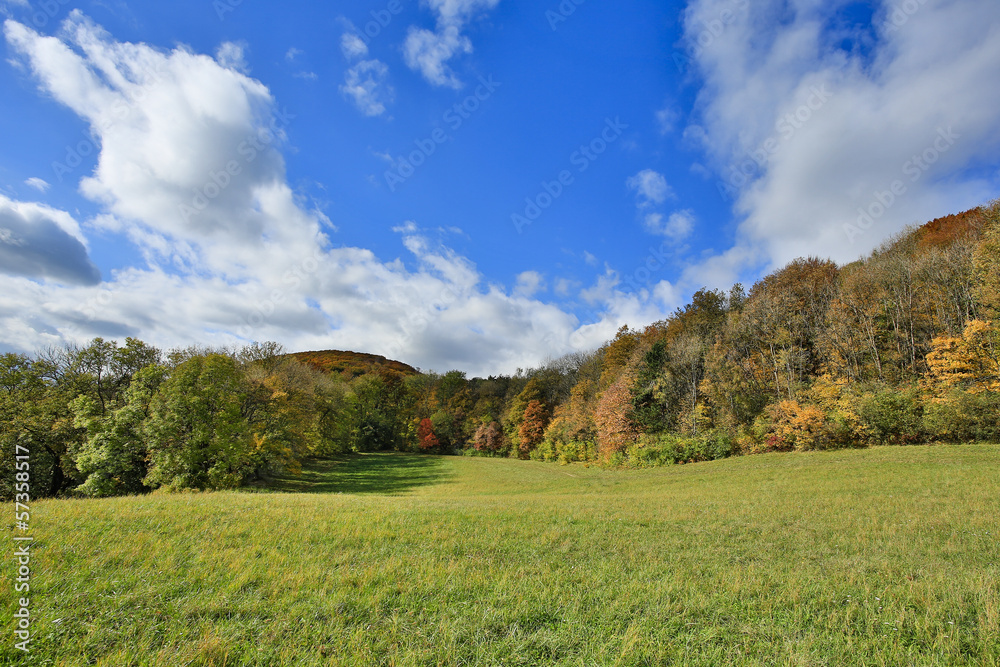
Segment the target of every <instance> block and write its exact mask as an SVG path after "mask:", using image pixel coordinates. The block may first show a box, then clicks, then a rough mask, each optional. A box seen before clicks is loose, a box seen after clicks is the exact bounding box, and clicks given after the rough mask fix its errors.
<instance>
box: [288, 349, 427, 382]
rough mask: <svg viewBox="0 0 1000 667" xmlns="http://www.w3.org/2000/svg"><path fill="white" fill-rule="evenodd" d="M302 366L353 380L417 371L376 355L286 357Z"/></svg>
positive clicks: (300, 354) (304, 354) (320, 353)
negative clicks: (369, 374) (374, 373)
mask: <svg viewBox="0 0 1000 667" xmlns="http://www.w3.org/2000/svg"><path fill="white" fill-rule="evenodd" d="M288 356H290V357H292V358H293V359H295V360H296V361H299V362H301V363H303V364H308V365H310V366H312V367H313V368H315V369H317V370H319V371H322V372H324V373H340V374H341V375H346V376H347V377H348V378H355V377H358V376H359V375H364V374H365V373H373V372H376V371H379V370H389V371H393V372H396V373H399V374H400V375H417V374H419V372H420V371H418V370H417V369H416V368H414V367H413V366H410V365H409V364H404V363H403V362H401V361H394V360H392V359H386V358H385V357H383V356H381V355H378V354H365V353H364V352H345V351H342V350H322V351H318V352H295V353H293V354H290V355H288Z"/></svg>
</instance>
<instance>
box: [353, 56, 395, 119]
mask: <svg viewBox="0 0 1000 667" xmlns="http://www.w3.org/2000/svg"><path fill="white" fill-rule="evenodd" d="M388 76H389V68H388V67H387V66H386V65H385V63H383V62H381V61H379V60H362V61H361V62H359V63H358V64H357V65H355V66H354V67H352V68H350V69H349V70H347V74H346V75H345V77H344V85H342V86H341V87H340V92H342V93H343V94H344V95H345V96H347V97H348V98H350V99H351V100H352V101H353V102H354V105H355V106H356V107H357V108H358V111H360V112H361V113H363V114H364V115H366V116H381V115H382V114H384V113H385V110H386V104H388V103H391V102H392V99H393V97H394V92H393V89H392V87H391V86H389V85H388V84H387V83H386V80H387V78H388Z"/></svg>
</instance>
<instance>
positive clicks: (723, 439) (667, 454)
mask: <svg viewBox="0 0 1000 667" xmlns="http://www.w3.org/2000/svg"><path fill="white" fill-rule="evenodd" d="M738 449H739V448H738V447H737V445H736V441H735V440H734V439H733V437H732V436H730V435H729V434H728V433H725V432H723V431H707V432H705V433H703V434H701V435H698V436H685V435H678V434H675V433H665V434H659V435H645V436H643V437H641V438H640V439H639V442H637V443H636V444H634V445H632V446H631V447H629V448H628V450H627V451H626V455H625V457H624V458H625V460H624V462H623V464H624V465H629V466H633V467H636V468H649V467H654V466H662V465H670V464H675V463H696V462H699V461H715V460H718V459H723V458H727V457H729V456H732V455H733V454H736V453H737V452H738Z"/></svg>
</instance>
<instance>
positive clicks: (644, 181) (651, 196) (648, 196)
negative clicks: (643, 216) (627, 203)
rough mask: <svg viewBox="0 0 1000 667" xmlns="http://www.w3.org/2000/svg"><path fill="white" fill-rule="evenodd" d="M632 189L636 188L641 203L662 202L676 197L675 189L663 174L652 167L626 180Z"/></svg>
mask: <svg viewBox="0 0 1000 667" xmlns="http://www.w3.org/2000/svg"><path fill="white" fill-rule="evenodd" d="M626 183H627V185H628V187H629V189H630V190H634V191H635V192H636V194H637V195H638V196H639V198H640V201H639V203H640V205H649V204H662V203H663V202H665V201H666V200H667V199H668V198H673V197H674V191H673V189H672V188H671V187H670V185H668V184H667V179H666V178H665V177H664V176H663V174H661V173H659V172H656V171H653V170H652V169H643V170H642V171H640V172H639V173H638V174H636V175H635V176H632V177H631V178H629V179H628V181H627V182H626Z"/></svg>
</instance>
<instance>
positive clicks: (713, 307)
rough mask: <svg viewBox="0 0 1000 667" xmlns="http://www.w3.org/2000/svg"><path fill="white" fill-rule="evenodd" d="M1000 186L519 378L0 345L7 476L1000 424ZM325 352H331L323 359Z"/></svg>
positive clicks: (141, 481)
mask: <svg viewBox="0 0 1000 667" xmlns="http://www.w3.org/2000/svg"><path fill="white" fill-rule="evenodd" d="M998 267H1000V204H998V203H996V202H995V203H993V204H991V205H989V206H985V207H981V208H978V209H974V210H972V211H968V212H966V213H963V214H960V215H957V216H948V217H946V218H942V219H939V220H935V221H933V222H931V223H928V224H927V225H924V226H923V227H919V228H913V229H909V230H907V231H905V232H904V233H902V234H900V235H898V236H897V237H895V238H893V239H890V240H889V241H887V242H886V243H884V244H883V245H882V246H881V247H880V248H878V249H877V250H875V251H874V252H873V253H871V254H870V255H869V256H868V257H865V258H864V259H861V260H859V261H857V262H854V263H851V264H848V265H846V266H838V265H836V264H835V263H833V262H830V261H826V260H821V259H817V258H808V259H799V260H796V261H794V262H792V263H790V264H789V265H788V266H786V267H784V268H782V269H780V270H778V271H775V272H774V273H772V274H770V275H768V276H766V277H765V278H763V279H762V280H760V281H759V282H758V283H757V284H755V285H753V286H752V287H751V288H750V289H749V291H747V290H745V289H744V288H743V286H741V285H736V286H734V287H733V288H732V289H730V290H729V291H726V292H723V291H719V290H708V289H703V290H700V291H698V292H697V293H695V295H694V296H693V297H692V299H691V302H690V303H689V304H687V305H686V306H684V307H683V308H679V309H678V310H676V311H675V312H674V313H673V314H671V315H670V316H669V317H668V318H666V319H664V320H662V321H660V322H656V323H654V324H651V325H649V326H647V327H644V328H642V329H640V330H635V329H630V328H628V327H623V328H622V329H621V330H619V331H618V334H617V335H616V336H615V338H614V339H613V340H611V341H609V342H608V343H607V344H605V345H604V346H602V347H601V348H600V349H598V350H596V351H593V352H586V353H575V354H571V355H568V356H566V357H563V358H561V359H558V360H554V361H551V362H548V363H546V364H544V365H543V366H541V367H539V368H535V369H529V370H519V371H518V372H517V373H515V374H513V375H510V376H495V377H494V376H491V377H488V378H472V379H469V378H467V377H466V375H465V373H463V372H461V371H451V372H448V373H445V374H434V373H416V372H412V371H411V370H410V369H409V367H406V366H405V365H404V364H399V363H397V362H389V361H388V360H385V361H386V363H382V364H375V365H373V366H368V367H364V368H362V367H361V366H350V369H347V367H344V370H342V371H339V372H338V371H337V370H335V369H333V370H331V367H330V366H331V365H330V363H329V361H328V360H327V361H325V362H324V360H323V358H322V355H321V354H299V355H288V354H285V353H284V351H283V350H282V349H281V348H280V346H278V345H277V344H275V343H263V344H257V343H255V344H253V345H249V346H247V347H244V348H242V349H220V350H213V349H200V348H189V349H183V350H172V351H169V352H167V353H164V352H162V351H161V350H158V349H156V348H154V347H152V346H149V345H147V344H145V343H143V342H142V341H139V340H135V339H132V338H129V339H126V341H125V342H124V343H123V344H119V343H116V342H114V341H105V340H103V339H100V338H98V339H95V340H93V341H92V342H91V343H89V344H88V345H86V346H83V347H77V346H66V347H62V348H50V349H47V350H44V351H42V352H39V353H37V354H35V355H34V356H28V355H18V354H6V355H3V356H2V357H0V439H2V446H3V455H2V459H0V467H2V468H3V475H2V478H0V479H2V481H0V494H2V495H4V496H10V495H12V493H13V480H14V467H15V463H14V450H15V445H21V447H22V448H26V449H27V450H28V451H30V453H31V461H32V464H31V466H32V468H31V469H32V480H33V484H32V489H33V494H34V495H35V496H40V495H49V496H57V495H67V494H78V495H85V496H94V497H101V496H114V495H124V494H138V493H146V492H149V491H151V490H154V489H165V490H183V489H230V488H237V487H239V486H242V485H246V484H248V483H254V482H262V483H266V482H267V480H269V479H270V478H272V477H273V476H275V475H278V474H289V473H296V472H298V471H299V470H300V469H301V466H302V463H303V461H305V460H306V459H308V458H310V457H324V456H333V455H338V454H343V453H347V452H368V451H376V450H387V449H391V450H401V451H422V452H427V453H441V454H455V453H464V454H468V455H483V456H512V457H520V458H534V459H538V460H547V461H560V462H563V463H569V462H597V463H604V464H611V465H632V466H646V465H658V464H663V463H678V462H693V461H703V460H711V459H717V458H722V457H726V456H731V455H735V454H750V453H758V452H767V451H790V450H812V449H829V448H837V447H857V446H867V445H873V444H906V443H919V442H928V441H942V442H967V441H974V440H981V441H993V442H998V441H1000V322H998V313H1000V270H998ZM324 364H325V365H324Z"/></svg>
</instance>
